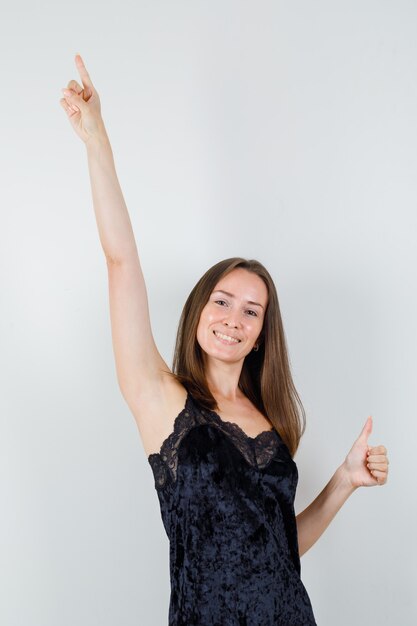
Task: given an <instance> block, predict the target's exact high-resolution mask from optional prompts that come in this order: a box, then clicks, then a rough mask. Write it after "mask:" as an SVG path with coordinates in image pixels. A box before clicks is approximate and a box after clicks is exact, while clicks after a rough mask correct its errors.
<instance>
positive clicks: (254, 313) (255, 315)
mask: <svg viewBox="0 0 417 626" xmlns="http://www.w3.org/2000/svg"><path fill="white" fill-rule="evenodd" d="M248 312H249V313H253V315H251V317H258V314H257V313H256V311H252V310H250V309H248Z"/></svg>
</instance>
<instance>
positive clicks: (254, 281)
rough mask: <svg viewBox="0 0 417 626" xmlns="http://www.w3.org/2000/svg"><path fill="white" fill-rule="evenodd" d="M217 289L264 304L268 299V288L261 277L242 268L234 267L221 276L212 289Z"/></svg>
mask: <svg viewBox="0 0 417 626" xmlns="http://www.w3.org/2000/svg"><path fill="white" fill-rule="evenodd" d="M218 289H221V290H224V291H228V292H230V293H231V294H233V295H234V296H235V297H236V298H241V299H242V300H254V301H256V302H259V303H260V304H263V305H266V303H267V300H268V289H267V287H266V285H265V283H264V281H263V280H262V278H261V277H260V276H258V275H257V274H255V273H254V272H249V271H248V270H245V269H243V268H236V269H235V270H232V271H231V272H230V273H229V274H227V275H226V276H223V278H221V279H220V280H219V281H218V283H217V284H216V286H215V287H214V289H213V291H216V290H218Z"/></svg>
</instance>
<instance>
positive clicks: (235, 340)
mask: <svg viewBox="0 0 417 626" xmlns="http://www.w3.org/2000/svg"><path fill="white" fill-rule="evenodd" d="M213 333H214V334H215V335H216V337H218V338H219V339H223V341H227V342H229V343H240V341H241V340H240V339H236V338H235V337H230V335H223V333H219V332H218V331H217V330H213Z"/></svg>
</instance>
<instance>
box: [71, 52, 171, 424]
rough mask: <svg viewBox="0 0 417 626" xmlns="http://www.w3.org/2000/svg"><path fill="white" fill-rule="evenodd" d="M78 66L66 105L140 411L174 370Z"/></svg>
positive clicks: (120, 350)
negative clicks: (155, 330) (156, 332)
mask: <svg viewBox="0 0 417 626" xmlns="http://www.w3.org/2000/svg"><path fill="white" fill-rule="evenodd" d="M75 63H76V66H77V69H78V71H79V74H80V77H81V82H82V85H83V86H82V87H81V86H80V85H79V84H78V83H77V81H75V80H71V81H70V82H69V83H68V86H67V88H66V89H63V90H62V91H63V93H64V98H62V99H61V100H60V103H61V106H62V107H63V109H64V110H65V111H66V113H67V116H68V119H69V121H70V123H71V125H72V127H73V128H74V130H75V132H76V133H77V135H78V136H79V137H80V138H81V139H82V141H84V143H85V145H86V149H87V157H88V167H89V173H90V181H91V189H92V195H93V204H94V211H95V216H96V221H97V226H98V232H99V237H100V241H101V245H102V247H103V251H104V254H105V257H106V261H107V268H108V280H109V300H110V317H111V328H112V341H113V350H114V355H115V361H116V370H117V379H118V383H119V387H120V390H121V392H122V395H123V396H124V398H125V400H126V402H127V403H128V405H129V406H130V408H131V409H132V410H134V411H137V408H138V406H140V405H141V402H142V400H143V402H144V403H145V404H146V401H147V399H148V398H150V395H151V394H155V392H160V391H161V389H162V382H163V380H164V379H165V378H166V377H164V374H163V372H164V371H166V372H169V371H170V370H169V368H168V366H167V364H166V363H165V361H164V360H163V359H162V357H161V355H160V354H159V352H158V350H157V347H156V345H155V341H154V338H153V335H152V329H151V322H150V317H149V307H148V297H147V291H146V285H145V280H144V277H143V274H142V269H141V266H140V262H139V256H138V251H137V247H136V242H135V237H134V234H133V230H132V225H131V222H130V218H129V213H128V210H127V207H126V204H125V201H124V198H123V194H122V190H121V188H120V185H119V181H118V178H117V174H116V169H115V165H114V159H113V153H112V149H111V146H110V142H109V139H108V136H107V132H106V129H105V127H104V123H103V119H102V117H101V106H100V100H99V96H98V93H97V91H96V89H95V88H94V86H93V83H92V81H91V79H90V76H89V74H88V72H87V70H86V68H85V65H84V63H83V61H82V59H81V57H80V56H79V55H77V56H76V57H75ZM144 408H146V407H144ZM135 417H136V412H135Z"/></svg>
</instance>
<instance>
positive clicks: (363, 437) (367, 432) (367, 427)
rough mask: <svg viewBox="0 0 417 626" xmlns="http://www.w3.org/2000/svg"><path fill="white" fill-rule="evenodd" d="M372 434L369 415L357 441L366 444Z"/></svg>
mask: <svg viewBox="0 0 417 626" xmlns="http://www.w3.org/2000/svg"><path fill="white" fill-rule="evenodd" d="M371 432H372V416H371V415H370V416H369V417H368V419H367V420H366V422H365V426H364V427H363V428H362V431H361V434H360V435H359V437H358V440H361V441H362V442H363V443H367V442H368V437H369V435H370V434H371Z"/></svg>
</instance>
